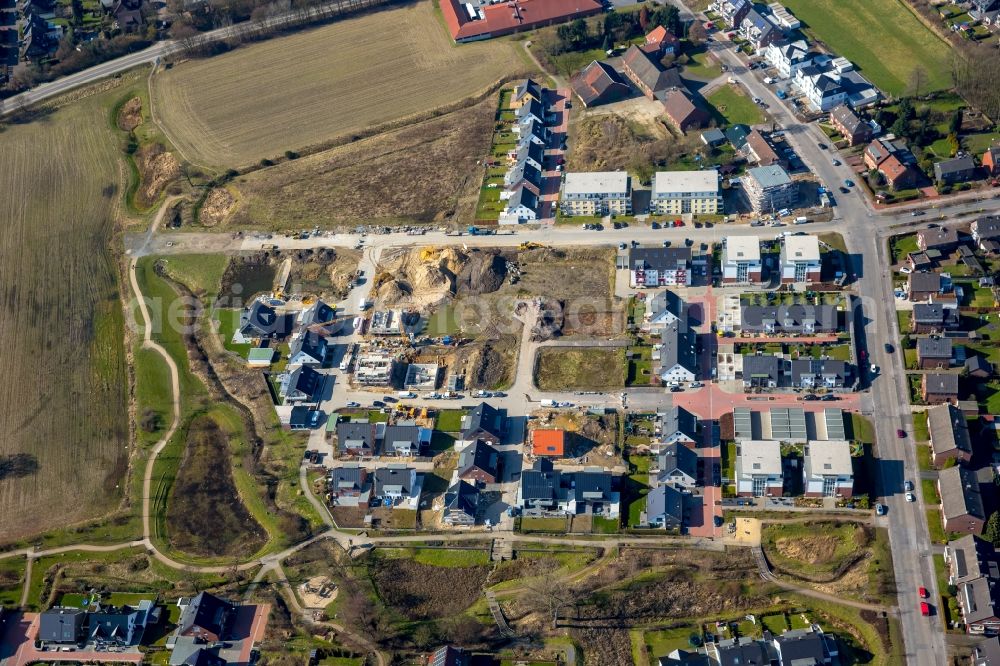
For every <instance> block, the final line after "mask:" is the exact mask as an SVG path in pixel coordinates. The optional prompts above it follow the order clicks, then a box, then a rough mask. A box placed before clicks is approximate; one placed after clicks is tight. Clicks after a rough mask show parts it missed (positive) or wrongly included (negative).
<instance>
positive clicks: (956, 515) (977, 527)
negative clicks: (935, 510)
mask: <svg viewBox="0 0 1000 666" xmlns="http://www.w3.org/2000/svg"><path fill="white" fill-rule="evenodd" d="M937 486H938V494H939V495H940V496H941V514H942V516H943V518H944V530H945V532H961V533H963V534H982V531H983V525H985V524H986V511H985V509H984V508H983V497H982V494H981V493H980V491H979V479H978V478H976V472H975V471H974V470H971V469H969V468H968V467H966V466H965V465H956V466H955V467H946V468H945V469H942V470H941V471H940V472H938V483H937Z"/></svg>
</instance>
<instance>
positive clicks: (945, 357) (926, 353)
mask: <svg viewBox="0 0 1000 666" xmlns="http://www.w3.org/2000/svg"><path fill="white" fill-rule="evenodd" d="M952 346H953V345H952V341H951V338H938V337H931V338H918V339H917V364H918V365H920V367H921V368H922V369H923V370H940V369H941V368H947V367H948V366H950V365H951V359H952V357H953V356H954V353H955V352H954V349H952Z"/></svg>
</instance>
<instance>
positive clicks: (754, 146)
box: [743, 130, 785, 166]
mask: <svg viewBox="0 0 1000 666" xmlns="http://www.w3.org/2000/svg"><path fill="white" fill-rule="evenodd" d="M743 153H744V155H746V158H747V159H748V160H749V161H750V162H752V163H754V164H757V165H759V166H771V165H772V164H778V165H782V166H783V165H784V163H785V161H784V160H783V159H781V158H780V157H779V156H778V153H776V152H774V148H772V147H771V143H770V142H769V141H768V140H767V139H766V138H764V135H763V134H761V133H760V132H759V131H758V130H753V131H751V132H750V133H749V134H747V140H746V145H745V146H744V147H743Z"/></svg>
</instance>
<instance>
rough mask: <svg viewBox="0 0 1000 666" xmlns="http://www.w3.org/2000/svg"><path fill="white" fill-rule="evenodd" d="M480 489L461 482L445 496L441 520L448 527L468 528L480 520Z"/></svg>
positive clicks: (453, 485) (449, 489) (453, 486)
mask: <svg viewBox="0 0 1000 666" xmlns="http://www.w3.org/2000/svg"><path fill="white" fill-rule="evenodd" d="M479 499H480V493H479V488H477V487H476V486H475V485H473V484H471V483H467V482H465V481H462V480H459V481H457V482H456V483H454V484H452V485H451V487H449V488H448V490H447V492H445V495H444V513H443V514H442V516H441V520H443V521H444V523H445V524H446V525H452V526H461V527H468V526H470V525H475V524H476V522H477V520H478V518H479Z"/></svg>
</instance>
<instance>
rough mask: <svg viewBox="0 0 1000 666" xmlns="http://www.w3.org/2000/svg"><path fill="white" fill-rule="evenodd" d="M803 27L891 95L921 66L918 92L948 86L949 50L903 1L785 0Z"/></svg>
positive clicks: (905, 85)
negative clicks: (920, 84) (919, 89)
mask: <svg viewBox="0 0 1000 666" xmlns="http://www.w3.org/2000/svg"><path fill="white" fill-rule="evenodd" d="M786 7H788V9H789V10H791V11H792V13H794V14H795V16H796V17H797V18H798V19H799V20H801V21H802V24H803V30H804V31H805V32H806V33H807V34H809V35H810V36H812V37H813V38H815V39H817V40H819V41H821V42H823V43H824V44H826V45H827V46H828V47H829V48H830V49H831V50H832V51H834V52H836V54H837V55H839V56H843V57H845V58H847V59H848V60H850V61H851V62H853V63H854V64H855V65H857V66H858V68H859V69H860V70H861V73H862V74H863V75H864V76H865V77H866V78H867V79H869V80H870V81H871V82H872V83H874V84H875V85H876V86H878V87H879V88H881V89H882V90H883V91H885V92H886V93H888V94H890V95H901V94H903V93H905V92H907V89H908V88H909V87H910V86H911V83H912V79H913V71H914V70H915V69H916V68H917V67H919V68H921V69H922V70H923V72H924V75H923V79H924V80H923V85H922V87H921V93H926V92H930V91H932V90H943V89H945V88H948V87H950V85H951V80H950V75H949V69H948V68H949V62H950V57H951V49H950V48H949V46H948V45H947V44H946V43H945V42H943V41H942V40H941V39H939V38H938V37H937V36H936V35H935V34H934V33H932V32H931V31H930V30H929V29H928V28H926V27H925V26H924V25H923V24H922V23H920V21H919V20H918V19H917V18H916V17H914V16H913V14H911V13H910V12H909V11H908V10H907V9H906V7H904V5H903V2H902V0H885V1H884V2H866V1H865V0H789V2H788V3H786Z"/></svg>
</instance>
